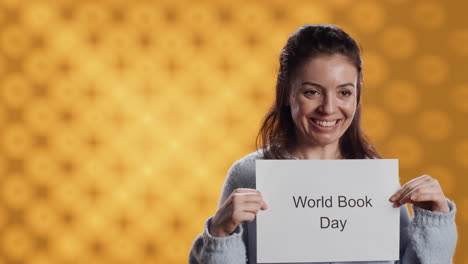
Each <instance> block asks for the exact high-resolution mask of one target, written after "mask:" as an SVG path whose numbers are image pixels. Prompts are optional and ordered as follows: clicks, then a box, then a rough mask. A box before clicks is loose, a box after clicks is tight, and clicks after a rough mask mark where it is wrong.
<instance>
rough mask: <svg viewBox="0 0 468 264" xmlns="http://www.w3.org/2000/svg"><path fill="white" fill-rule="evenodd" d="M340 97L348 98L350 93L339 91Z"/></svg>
mask: <svg viewBox="0 0 468 264" xmlns="http://www.w3.org/2000/svg"><path fill="white" fill-rule="evenodd" d="M340 95H341V96H350V95H351V92H350V91H340Z"/></svg>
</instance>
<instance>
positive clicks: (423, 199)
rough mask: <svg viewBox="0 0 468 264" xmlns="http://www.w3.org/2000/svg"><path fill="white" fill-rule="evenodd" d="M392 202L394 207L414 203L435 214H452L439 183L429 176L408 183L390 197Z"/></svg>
mask: <svg viewBox="0 0 468 264" xmlns="http://www.w3.org/2000/svg"><path fill="white" fill-rule="evenodd" d="M390 202H393V203H394V204H393V207H400V206H402V205H403V204H406V203H412V204H414V205H415V206H418V207H421V208H424V209H426V210H430V211H433V212H442V213H448V212H450V208H449V206H448V203H447V199H446V198H445V195H444V193H443V191H442V188H441V187H440V184H439V181H438V180H436V179H434V178H432V177H431V176H429V175H423V176H420V177H418V178H415V179H413V180H411V181H409V182H407V183H406V184H405V185H403V186H402V187H401V188H400V190H398V191H397V192H396V193H395V194H394V195H392V197H390Z"/></svg>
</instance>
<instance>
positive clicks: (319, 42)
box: [256, 25, 381, 159]
mask: <svg viewBox="0 0 468 264" xmlns="http://www.w3.org/2000/svg"><path fill="white" fill-rule="evenodd" d="M333 54H341V55H344V56H345V57H347V58H348V59H349V61H350V62H351V63H352V64H353V65H354V66H356V69H357V72H358V82H357V106H356V112H355V114H354V118H353V120H352V122H351V125H350V126H349V128H348V129H347V130H346V132H345V133H344V134H343V136H342V137H341V138H340V142H339V148H340V151H341V154H342V155H343V156H344V158H346V159H364V158H381V156H380V154H379V153H378V152H377V150H376V149H375V147H374V146H373V145H372V144H371V143H370V141H369V139H368V138H367V136H366V135H365V133H364V132H363V130H362V128H361V103H360V101H361V100H360V98H361V86H362V78H363V77H362V59H361V51H360V49H359V46H358V45H357V43H356V41H355V40H354V39H353V38H351V37H350V36H349V35H348V34H347V33H346V32H344V31H343V30H342V29H340V28H338V27H336V26H333V25H305V26H302V27H300V28H299V29H298V30H296V31H295V32H294V33H293V34H292V35H291V36H290V37H289V39H288V41H287V42H286V45H285V46H284V48H283V50H282V51H281V55H280V59H279V62H280V67H279V72H278V79H277V82H276V100H275V101H274V102H273V105H272V106H271V108H270V110H269V111H268V113H267V114H266V116H265V118H264V121H263V123H262V126H261V128H260V131H259V132H258V135H257V139H256V145H257V149H259V150H261V153H262V155H263V158H265V159H285V158H288V157H290V154H289V153H288V149H290V148H291V147H292V145H293V144H294V142H297V141H296V138H295V125H294V121H293V120H292V116H291V108H290V106H289V105H288V104H287V101H288V98H289V95H290V92H291V80H292V79H293V77H294V74H296V71H297V70H298V68H299V67H301V66H302V65H304V64H305V63H306V62H307V61H309V60H310V59H313V58H316V57H318V56H320V55H333Z"/></svg>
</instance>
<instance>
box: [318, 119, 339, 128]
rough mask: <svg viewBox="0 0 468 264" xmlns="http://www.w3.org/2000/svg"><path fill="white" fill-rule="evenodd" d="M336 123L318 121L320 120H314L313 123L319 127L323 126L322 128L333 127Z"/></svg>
mask: <svg viewBox="0 0 468 264" xmlns="http://www.w3.org/2000/svg"><path fill="white" fill-rule="evenodd" d="M336 121H337V120H334V121H320V120H316V119H314V122H315V123H316V124H317V125H319V126H324V127H331V126H334V125H335V124H336Z"/></svg>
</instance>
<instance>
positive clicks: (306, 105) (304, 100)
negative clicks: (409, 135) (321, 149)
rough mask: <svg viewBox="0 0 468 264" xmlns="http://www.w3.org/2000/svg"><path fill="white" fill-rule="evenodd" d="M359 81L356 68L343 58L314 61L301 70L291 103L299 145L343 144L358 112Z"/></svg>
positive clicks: (290, 99) (317, 58)
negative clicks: (342, 139)
mask: <svg viewBox="0 0 468 264" xmlns="http://www.w3.org/2000/svg"><path fill="white" fill-rule="evenodd" d="M357 81H358V72H357V69H356V67H355V66H354V65H353V64H352V63H351V62H350V61H349V60H348V59H347V58H346V57H345V56H343V55H340V54H334V55H322V56H319V57H316V58H313V59H311V60H309V61H308V62H306V63H305V64H304V65H303V66H302V67H301V68H299V69H298V71H297V73H296V76H295V78H294V79H293V81H292V84H291V85H292V87H291V94H290V95H289V100H288V101H289V105H290V106H291V115H292V119H293V121H294V124H295V126H296V135H298V137H299V138H298V140H299V142H301V143H306V144H313V145H320V146H325V145H328V144H336V143H338V142H339V139H340V138H341V136H342V135H343V134H344V133H345V131H346V130H347V129H348V127H349V126H350V124H351V122H352V120H353V117H354V113H355V112H356V104H357V94H356V92H357V88H356V87H357Z"/></svg>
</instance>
